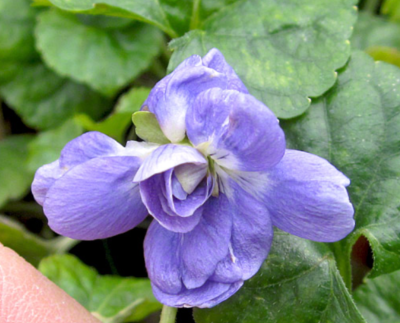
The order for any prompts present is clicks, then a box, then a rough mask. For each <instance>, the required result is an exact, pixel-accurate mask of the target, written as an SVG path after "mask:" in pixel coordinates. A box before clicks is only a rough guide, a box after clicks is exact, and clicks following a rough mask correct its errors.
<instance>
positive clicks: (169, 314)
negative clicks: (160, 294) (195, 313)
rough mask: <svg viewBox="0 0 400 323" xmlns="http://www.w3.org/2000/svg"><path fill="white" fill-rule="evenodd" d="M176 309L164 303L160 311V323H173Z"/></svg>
mask: <svg viewBox="0 0 400 323" xmlns="http://www.w3.org/2000/svg"><path fill="white" fill-rule="evenodd" d="M177 311H178V309H177V308H175V307H169V306H167V305H164V306H163V308H162V311H161V318H160V323H175V318H176V312H177Z"/></svg>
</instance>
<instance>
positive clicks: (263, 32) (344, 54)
mask: <svg viewBox="0 0 400 323" xmlns="http://www.w3.org/2000/svg"><path fill="white" fill-rule="evenodd" d="M355 4H356V1H353V0H346V1H330V0H320V1H314V0H302V1H301V2H299V1H298V0H288V1H263V0H252V1H238V2H235V3H233V4H231V5H229V6H226V7H224V8H222V9H221V10H219V11H218V12H216V13H215V14H213V15H212V16H210V17H209V18H208V19H206V20H205V21H204V23H203V25H202V29H203V30H196V31H192V32H190V33H188V34H186V35H185V36H183V37H181V38H179V39H177V40H174V41H173V42H172V43H171V44H170V47H171V49H173V50H174V53H173V55H172V58H171V61H170V65H169V70H170V71H171V70H172V69H174V68H175V67H176V66H177V65H178V64H179V63H180V62H182V61H183V60H184V59H185V58H187V57H189V56H190V55H193V54H198V55H205V54H206V53H207V51H208V50H210V49H211V48H213V47H216V48H218V49H219V50H221V52H222V53H223V54H224V55H225V57H226V60H227V61H228V63H229V64H230V65H232V66H233V68H234V69H235V71H236V72H237V73H238V75H239V76H240V77H241V79H242V80H243V82H244V83H245V84H246V86H247V87H248V89H249V91H250V93H251V94H253V95H254V96H256V97H257V98H258V99H260V100H262V101H263V102H264V103H265V104H266V105H267V106H268V107H269V108H270V109H271V110H273V111H274V112H275V114H277V116H278V117H280V118H292V117H295V116H298V115H300V114H301V113H303V112H304V111H305V110H307V108H308V107H309V106H310V100H309V97H317V96H320V95H321V94H323V93H324V92H325V91H327V90H328V89H329V88H330V87H332V85H333V84H334V83H335V80H336V74H335V70H336V69H338V68H340V67H342V66H343V65H344V64H345V63H346V61H347V59H348V57H349V55H350V43H349V41H348V39H349V37H350V35H351V30H352V25H353V24H354V23H355V20H356V9H355V7H354V5H355Z"/></svg>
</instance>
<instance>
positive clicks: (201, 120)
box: [32, 49, 354, 307]
mask: <svg viewBox="0 0 400 323" xmlns="http://www.w3.org/2000/svg"><path fill="white" fill-rule="evenodd" d="M142 109H143V110H146V111H150V112H151V113H153V114H154V115H155V117H156V118H157V120H158V122H159V125H160V127H161V129H162V131H163V133H164V135H165V137H167V138H168V139H169V140H170V142H171V143H169V144H165V145H158V144H153V143H147V142H135V141H129V142H128V143H127V145H126V147H123V146H121V145H120V144H118V143H117V142H116V141H114V140H113V139H111V138H109V137H107V136H106V135H103V134H101V133H98V132H89V133H86V134H84V135H82V136H80V137H78V138H76V139H74V140H72V141H71V142H69V143H68V144H67V145H66V146H65V148H64V149H63V150H62V152H61V156H60V159H59V160H57V161H55V162H53V163H51V164H48V165H45V166H43V167H41V168H40V169H39V170H38V171H37V173H36V176H35V179H34V182H33V184H32V191H33V194H34V196H35V198H36V200H37V201H38V203H39V204H41V205H43V208H44V212H45V214H46V216H47V218H48V220H49V225H50V227H51V228H52V229H53V230H54V231H56V232H58V233H59V234H62V235H65V236H68V237H71V238H75V239H82V240H92V239H103V238H107V237H110V236H114V235H117V234H120V233H122V232H125V231H128V230H130V229H132V228H133V227H135V226H136V225H137V224H138V223H140V222H141V221H142V220H143V219H144V218H145V217H146V216H147V214H148V213H150V214H151V215H152V216H153V217H154V219H155V220H153V222H152V223H151V225H150V227H149V230H148V232H147V236H146V240H145V243H144V249H145V258H146V267H147V270H148V274H149V277H150V279H151V283H152V286H153V291H154V294H155V296H156V297H157V299H158V300H159V301H160V302H162V303H164V304H166V305H169V306H175V307H194V306H196V307H212V306H214V305H216V304H218V303H220V302H222V301H224V300H225V299H227V298H228V297H230V296H231V295H233V294H234V293H235V292H236V291H237V290H238V289H239V288H240V287H241V286H242V285H243V282H244V281H245V280H247V279H249V278H250V277H252V276H253V275H254V274H255V273H257V271H258V269H259V268H260V266H261V264H262V263H263V261H264V260H265V258H266V257H267V255H268V252H269V249H270V247H271V243H272V237H273V229H272V228H273V226H276V227H278V228H280V229H282V230H284V231H286V232H289V233H291V234H294V235H297V236H299V237H302V238H306V239H310V240H314V241H322V242H332V241H337V240H340V239H342V238H344V237H345V236H346V235H347V234H349V233H350V232H351V231H352V229H353V227H354V220H353V207H352V205H351V203H350V202H349V197H348V194H347V191H346V189H345V187H346V186H347V185H349V183H350V181H349V179H348V178H346V176H344V175H343V174H342V173H340V172H339V171H338V170H337V169H335V167H333V166H332V165H331V164H330V163H329V162H327V161H326V160H324V159H322V158H320V157H318V156H315V155H312V154H308V153H305V152H301V151H296V150H286V147H285V137H284V133H283V131H282V129H281V128H280V127H279V123H278V120H277V118H276V117H275V116H274V114H273V113H272V112H271V111H270V110H269V109H268V108H267V107H266V106H265V105H264V104H263V103H261V102H260V101H258V100H257V99H255V98H254V97H253V96H251V95H250V94H248V91H247V89H246V87H245V86H244V84H243V83H242V82H241V80H240V79H239V77H238V76H237V75H236V73H235V72H234V71H233V69H232V68H231V67H230V66H229V65H228V64H227V63H226V61H225V59H224V57H223V56H222V54H221V53H220V52H219V51H218V50H216V49H212V50H211V51H210V52H209V53H208V54H207V55H206V56H204V57H203V58H201V57H199V56H196V55H195V56H191V57H189V58H188V59H186V60H185V61H184V62H183V63H182V64H180V65H179V66H178V67H177V68H176V69H175V71H174V72H172V73H171V74H170V75H168V76H166V77H165V78H163V79H162V80H161V81H160V82H159V83H157V85H156V86H155V87H154V89H153V90H152V91H151V93H150V95H149V97H148V99H147V100H146V102H145V103H144V105H143V108H142ZM185 138H186V140H185Z"/></svg>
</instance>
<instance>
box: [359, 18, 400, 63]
mask: <svg viewBox="0 0 400 323" xmlns="http://www.w3.org/2000/svg"><path fill="white" fill-rule="evenodd" d="M351 44H352V47H353V48H357V49H362V50H365V51H366V52H367V53H368V54H369V55H370V56H371V57H373V58H374V59H375V60H380V61H384V62H387V63H391V64H394V65H397V66H400V25H399V24H396V23H393V22H390V21H387V20H385V19H383V18H381V17H378V16H373V15H371V14H369V13H365V12H362V13H360V16H359V18H358V21H357V24H356V26H355V28H354V33H353V35H352V38H351Z"/></svg>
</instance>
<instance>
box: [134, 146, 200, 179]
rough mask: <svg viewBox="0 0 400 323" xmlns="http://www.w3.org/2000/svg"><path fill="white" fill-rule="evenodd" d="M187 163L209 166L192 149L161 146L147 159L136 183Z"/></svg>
mask: <svg viewBox="0 0 400 323" xmlns="http://www.w3.org/2000/svg"><path fill="white" fill-rule="evenodd" d="M186 163H192V164H195V165H205V166H207V160H206V159H205V158H204V157H203V155H202V154H201V153H199V152H198V151H197V150H196V149H194V148H192V147H189V146H182V145H173V144H168V145H163V146H160V147H159V148H157V149H156V150H154V151H153V153H152V154H151V155H150V156H149V157H148V158H146V159H145V161H144V162H143V164H142V165H141V167H140V168H139V170H138V172H137V174H136V176H135V178H134V181H135V182H140V181H144V180H146V179H148V178H149V177H151V176H153V175H155V174H159V173H162V172H165V171H166V170H168V169H171V168H174V167H175V166H178V165H182V164H186Z"/></svg>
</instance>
